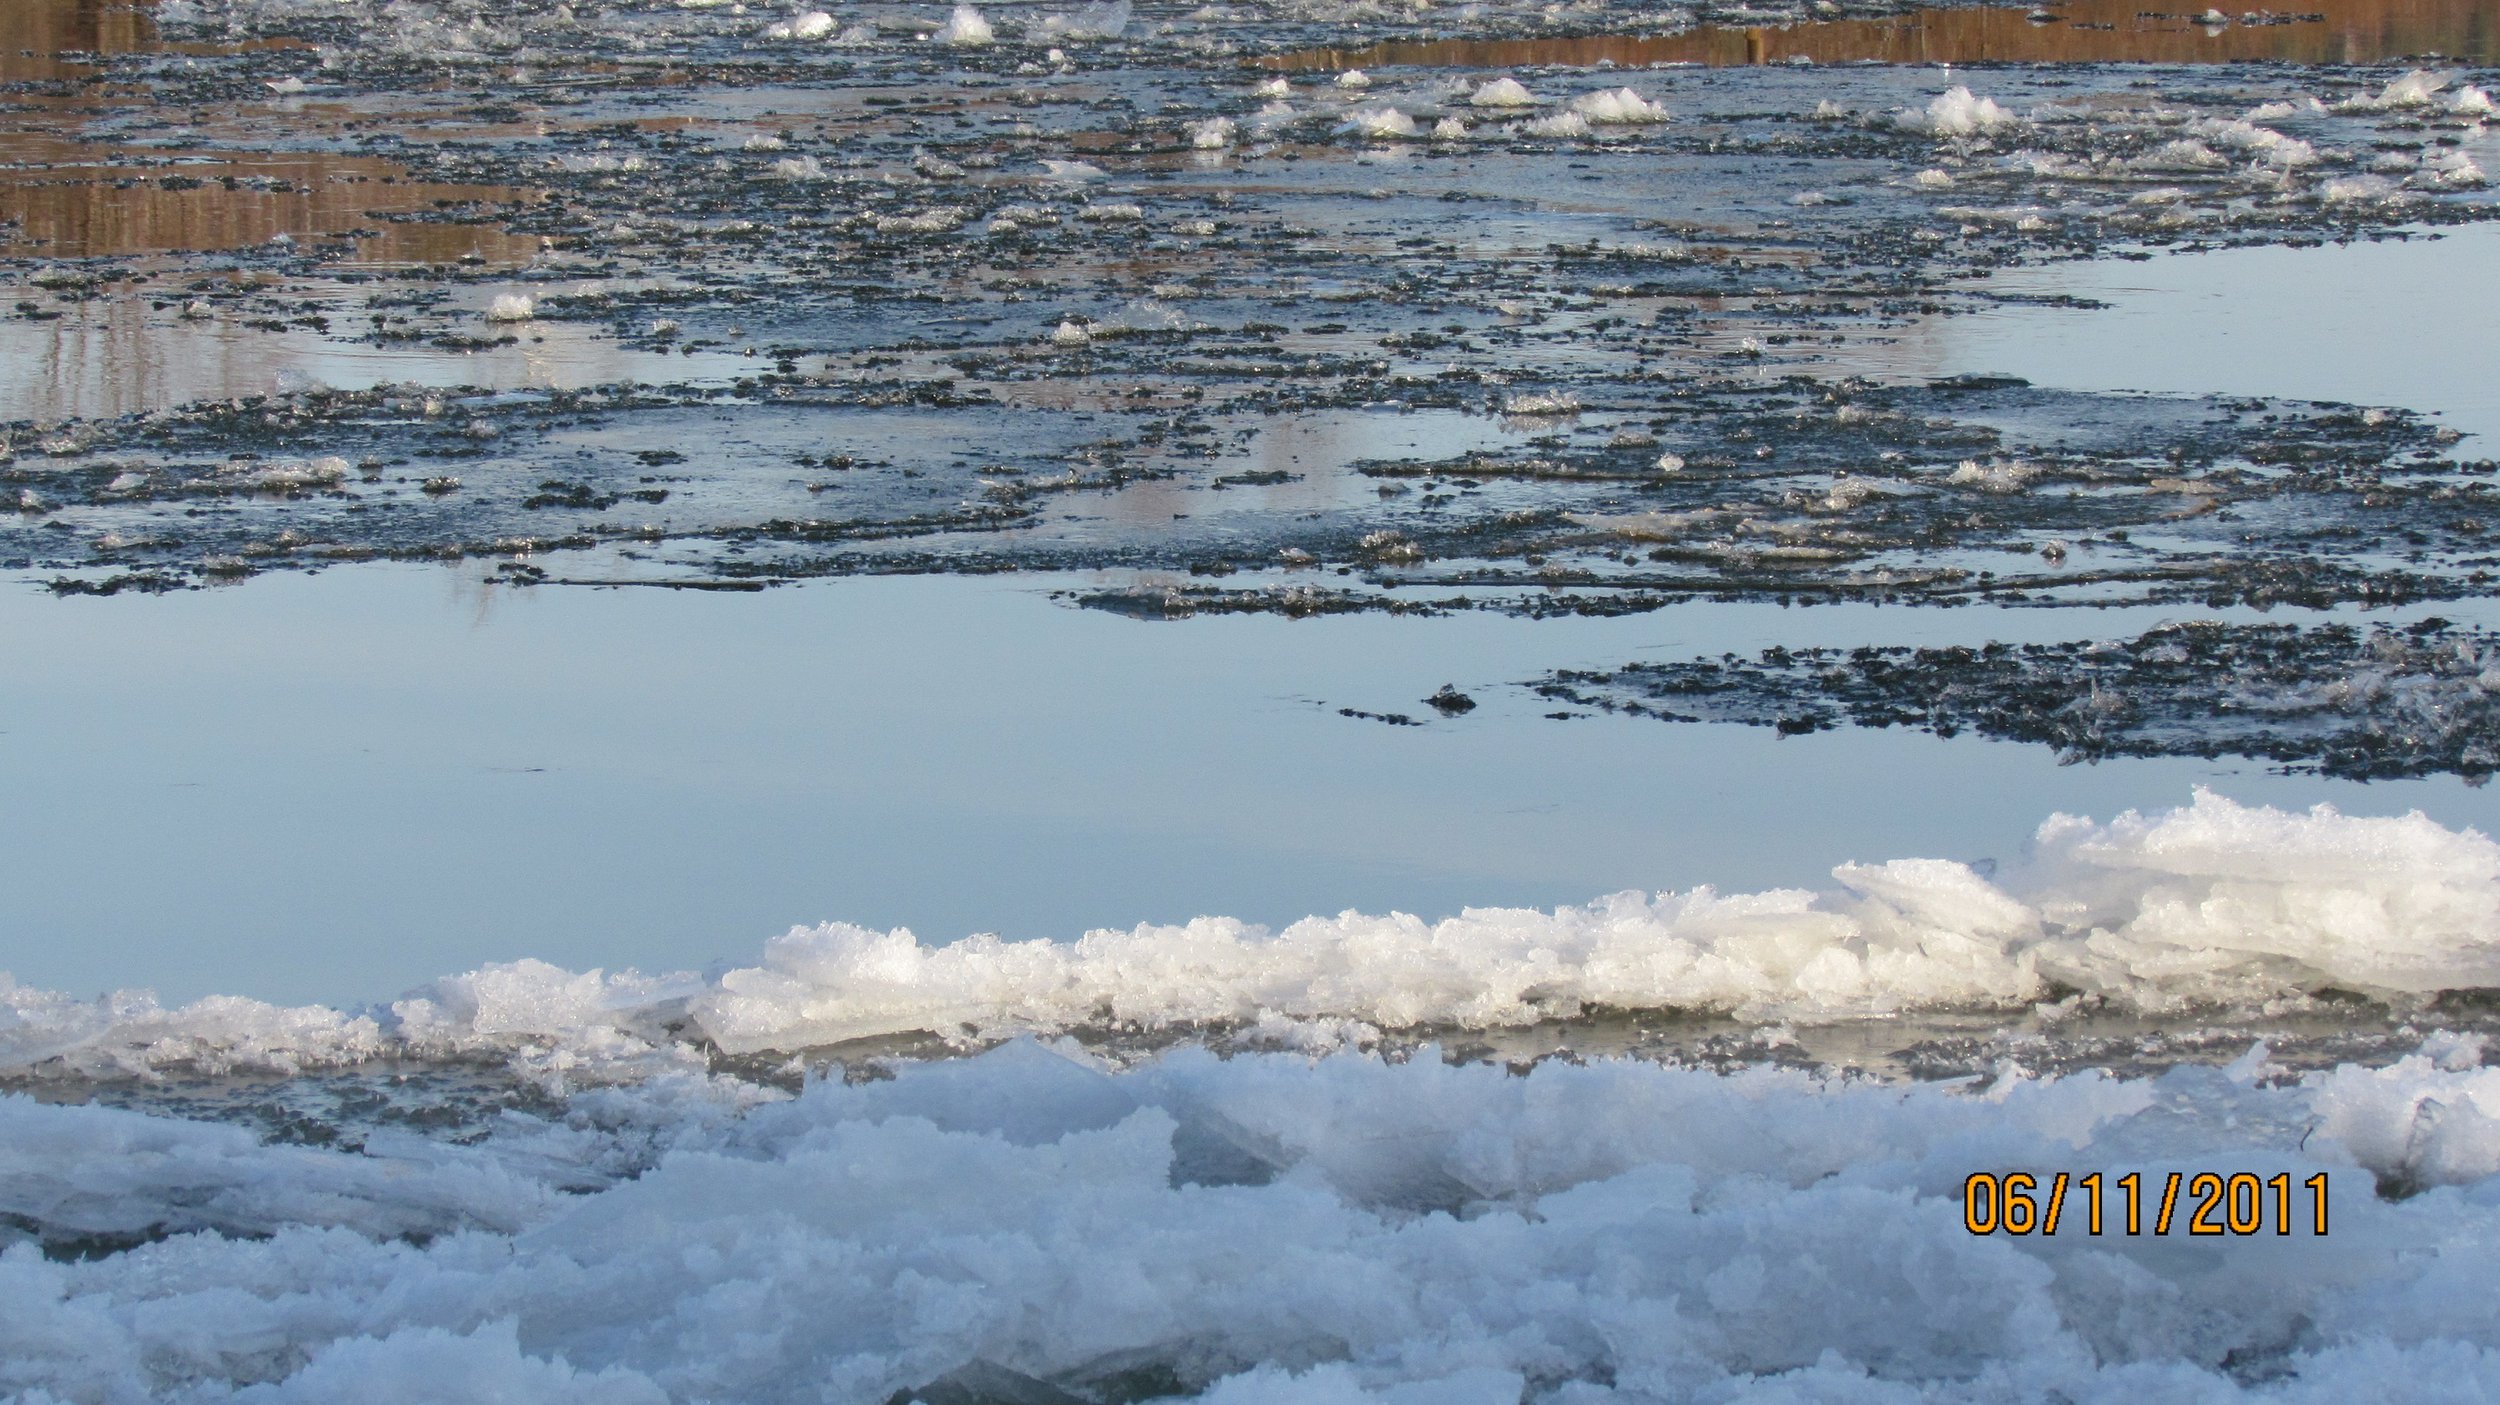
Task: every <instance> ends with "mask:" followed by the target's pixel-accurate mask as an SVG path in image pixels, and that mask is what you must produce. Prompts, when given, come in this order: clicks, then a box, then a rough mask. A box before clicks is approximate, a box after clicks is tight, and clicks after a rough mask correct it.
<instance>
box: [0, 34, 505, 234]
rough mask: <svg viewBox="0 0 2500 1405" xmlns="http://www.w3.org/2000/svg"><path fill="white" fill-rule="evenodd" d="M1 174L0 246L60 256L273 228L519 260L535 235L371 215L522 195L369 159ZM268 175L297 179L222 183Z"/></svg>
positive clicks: (497, 225)
mask: <svg viewBox="0 0 2500 1405" xmlns="http://www.w3.org/2000/svg"><path fill="white" fill-rule="evenodd" d="M4 2H5V0H0V3H4ZM89 159H91V160H98V161H99V164H96V165H63V166H56V167H54V168H52V169H49V170H29V171H12V172H5V173H0V219H12V220H16V221H18V222H19V224H20V226H21V228H20V229H18V230H14V231H8V232H4V233H0V248H5V247H7V246H10V245H21V246H24V245H31V246H33V251H36V252H41V253H45V254H51V255H58V256H71V257H76V256H89V257H95V256H117V255H125V254H142V253H153V252H161V251H167V250H176V249H238V248H248V247H250V246H253V245H257V244H265V243H267V242H268V241H269V240H270V238H271V237H273V236H275V235H278V234H287V235H292V236H294V237H295V238H297V239H309V238H320V237H322V236H326V235H332V234H343V233H347V232H349V231H354V230H371V231H374V232H375V234H376V236H377V237H375V238H373V239H369V240H364V241H361V243H360V247H359V249H358V253H357V257H358V258H360V259H366V260H373V261H380V262H387V263H441V262H449V261H451V260H454V259H458V258H460V257H461V256H463V255H465V254H470V253H476V254H478V255H480V256H482V257H484V258H485V259H487V260H488V261H489V262H493V263H512V262H522V261H526V260H527V259H528V258H529V257H530V256H531V255H532V254H533V253H535V252H536V251H537V247H538V241H537V240H536V239H534V238H530V237H527V236H522V235H513V234H507V233H505V232H504V231H503V229H502V228H501V221H500V220H497V221H495V222H493V223H488V224H481V225H466V224H457V225H455V224H445V223H440V222H435V223H425V224H415V223H393V222H387V221H384V220H382V219H378V218H376V217H375V215H374V214H373V213H371V212H374V211H385V212H387V211H409V210H425V211H431V210H434V209H435V208H436V202H437V201H454V202H458V203H460V204H463V205H467V204H483V205H486V206H488V207H490V208H492V207H501V206H506V205H509V204H512V203H515V202H517V201H519V200H521V199H523V198H524V197H523V196H522V194H521V193H520V192H518V191H512V190H505V189H501V188H496V187H487V186H444V185H420V184H412V183H409V182H405V181H397V180H393V181H392V182H390V183H387V184H386V183H385V182H384V179H383V178H384V177H396V176H398V174H399V168H398V167H396V166H393V165H391V164H390V163H388V162H385V161H379V160H375V159H373V158H370V157H357V156H332V155H305V156H300V157H281V158H275V159H266V160H256V161H250V162H236V163H232V164H227V163H217V164H201V165H196V166H176V167H152V168H147V169H134V168H130V167H119V168H116V167H110V166H106V165H103V164H101V160H103V159H109V157H108V156H107V154H106V153H105V152H103V151H97V152H95V153H92V154H91V155H90V158H89ZM176 175H179V176H181V177H185V178H188V179H195V180H201V181H204V182H205V184H202V185H200V186H197V187H194V188H190V189H167V188H166V187H165V186H163V185H161V184H159V182H160V181H161V180H163V179H164V178H166V177H168V176H176ZM227 175H232V176H236V177H254V176H257V177H270V178H277V179H283V180H286V181H288V182H290V183H292V184H293V185H295V186H297V187H299V189H297V190H292V191H275V190H256V189H253V188H252V187H250V186H248V185H246V186H242V187H240V188H238V189H234V190H228V189H227V188H226V187H225V184H224V182H223V181H222V180H220V179H219V177H221V176H227Z"/></svg>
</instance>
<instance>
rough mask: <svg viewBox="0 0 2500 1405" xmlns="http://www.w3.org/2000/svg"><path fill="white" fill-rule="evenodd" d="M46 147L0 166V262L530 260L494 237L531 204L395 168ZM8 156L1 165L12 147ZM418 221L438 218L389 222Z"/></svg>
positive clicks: (337, 160)
mask: <svg viewBox="0 0 2500 1405" xmlns="http://www.w3.org/2000/svg"><path fill="white" fill-rule="evenodd" d="M46 145H48V146H50V148H51V150H49V151H47V152H45V155H46V156H47V157H49V158H50V159H40V160H37V161H33V162H25V163H22V164H21V163H17V162H12V163H11V164H9V165H7V166H0V222H4V223H0V253H6V254H12V255H21V256H22V255H27V254H42V255H48V256H52V257H60V258H98V257H124V256H129V255H136V254H149V253H166V252H174V251H211V250H218V249H243V248H251V247H255V246H258V245H262V244H267V243H268V242H270V241H271V240H272V239H274V238H276V237H277V236H278V235H280V234H284V235H286V236H288V237H289V238H292V239H295V240H297V241H299V242H319V243H331V242H333V241H336V242H339V243H342V244H344V245H345V246H346V247H345V248H344V249H342V250H340V252H341V253H342V254H343V255H344V256H345V257H346V258H348V259H350V260H352V261H354V262H359V263H405V264H424V263H451V262H454V261H458V260H461V259H472V260H483V261H485V262H488V263H496V264H509V263H523V262H527V261H528V260H529V259H530V258H531V257H532V256H533V255H535V254H536V253H537V252H538V241H537V240H536V239H535V238H532V237H528V236H524V235H516V234H511V233H508V232H506V231H505V229H504V228H503V224H502V220H501V218H500V216H501V214H502V213H503V212H505V211H507V210H509V209H511V208H513V207H515V206H517V205H520V204H523V203H526V202H527V201H528V200H529V199H530V198H531V193H530V192H527V191H522V190H515V189H507V188H504V187H500V186H472V185H433V184H427V183H424V182H418V181H409V180H405V179H402V176H403V174H404V173H403V171H402V169H401V168H400V167H398V166H395V165H393V164H391V163H390V162H387V161H381V160H377V159H374V158H372V157H363V156H342V155H331V154H326V153H301V154H289V153H273V154H267V155H253V156H249V157H243V156H227V155H222V154H221V155H206V154H202V155H199V156H196V157H195V156H192V155H191V154H189V153H185V154H183V155H181V156H178V157H160V158H156V159H152V160H151V159H148V157H147V156H145V155H142V154H141V153H137V152H133V151H131V150H129V149H126V148H118V147H79V146H73V145H71V144H69V143H60V142H57V141H56V142H53V143H47V144H46ZM11 146H12V150H11V152H10V154H11V155H12V156H14V155H16V154H17V153H18V150H19V149H20V148H18V147H17V144H16V143H14V142H12V144H11ZM38 149H39V150H40V149H41V148H38ZM142 162H144V164H142ZM229 182H231V185H229ZM419 211H423V212H428V213H431V214H435V215H438V216H440V217H441V218H436V219H429V220H423V221H418V220H394V219H391V218H388V217H389V216H391V215H396V214H408V213H413V212H419Z"/></svg>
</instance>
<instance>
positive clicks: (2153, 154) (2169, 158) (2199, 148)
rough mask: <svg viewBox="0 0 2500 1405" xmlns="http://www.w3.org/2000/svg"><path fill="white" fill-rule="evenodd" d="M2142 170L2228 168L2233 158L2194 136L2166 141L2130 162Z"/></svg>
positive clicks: (2208, 169) (2216, 169) (2213, 169)
mask: <svg viewBox="0 0 2500 1405" xmlns="http://www.w3.org/2000/svg"><path fill="white" fill-rule="evenodd" d="M2127 164H2129V165H2130V166H2133V167H2134V168H2136V169H2137V170H2140V171H2221V170H2228V169H2230V166H2231V158H2229V157H2227V156H2225V155H2223V154H2222V153H2221V152H2219V151H2216V150H2214V149H2213V148H2212V147H2210V146H2207V145H2205V144H2204V143H2203V142H2201V141H2196V140H2194V139H2192V138H2181V139H2179V140H2177V141H2166V142H2163V143H2162V144H2161V145H2160V146H2157V147H2155V148H2153V149H2152V150H2151V151H2148V152H2146V153H2144V154H2143V155H2142V156H2138V157H2136V158H2135V159H2133V160H2132V161H2130V162H2128V163H2127Z"/></svg>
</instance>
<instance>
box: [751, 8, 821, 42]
mask: <svg viewBox="0 0 2500 1405" xmlns="http://www.w3.org/2000/svg"><path fill="white" fill-rule="evenodd" d="M832 32H833V16H831V15H829V14H826V13H825V12H824V11H822V10H810V11H808V12H807V13H805V14H803V15H798V16H796V17H794V18H791V19H787V20H784V21H782V22H780V23H778V24H775V25H772V26H770V27H769V28H767V29H766V30H765V31H764V37H765V38H767V39H822V38H824V37H825V36H826V35H828V34H831V33H832Z"/></svg>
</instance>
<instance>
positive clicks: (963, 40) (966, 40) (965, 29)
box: [933, 5, 998, 48]
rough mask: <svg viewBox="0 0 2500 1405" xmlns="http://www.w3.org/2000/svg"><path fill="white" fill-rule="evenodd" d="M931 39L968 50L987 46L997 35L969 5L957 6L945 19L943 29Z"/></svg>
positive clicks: (987, 22)
mask: <svg viewBox="0 0 2500 1405" xmlns="http://www.w3.org/2000/svg"><path fill="white" fill-rule="evenodd" d="M933 37H934V38H935V39H936V40H937V42H938V43H941V44H953V45H957V46H960V47H967V48H969V47H973V46H977V45H981V44H987V43H989V42H990V41H991V40H993V39H996V38H997V37H998V34H997V31H995V30H993V29H991V28H990V22H989V21H988V20H986V19H983V18H982V17H981V12H980V11H979V10H977V9H974V8H973V7H972V6H970V5H957V6H956V7H955V9H954V12H953V13H952V14H949V15H948V16H947V17H946V25H945V27H944V28H942V29H940V30H939V31H938V32H937V33H936V35H934V36H933Z"/></svg>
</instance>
